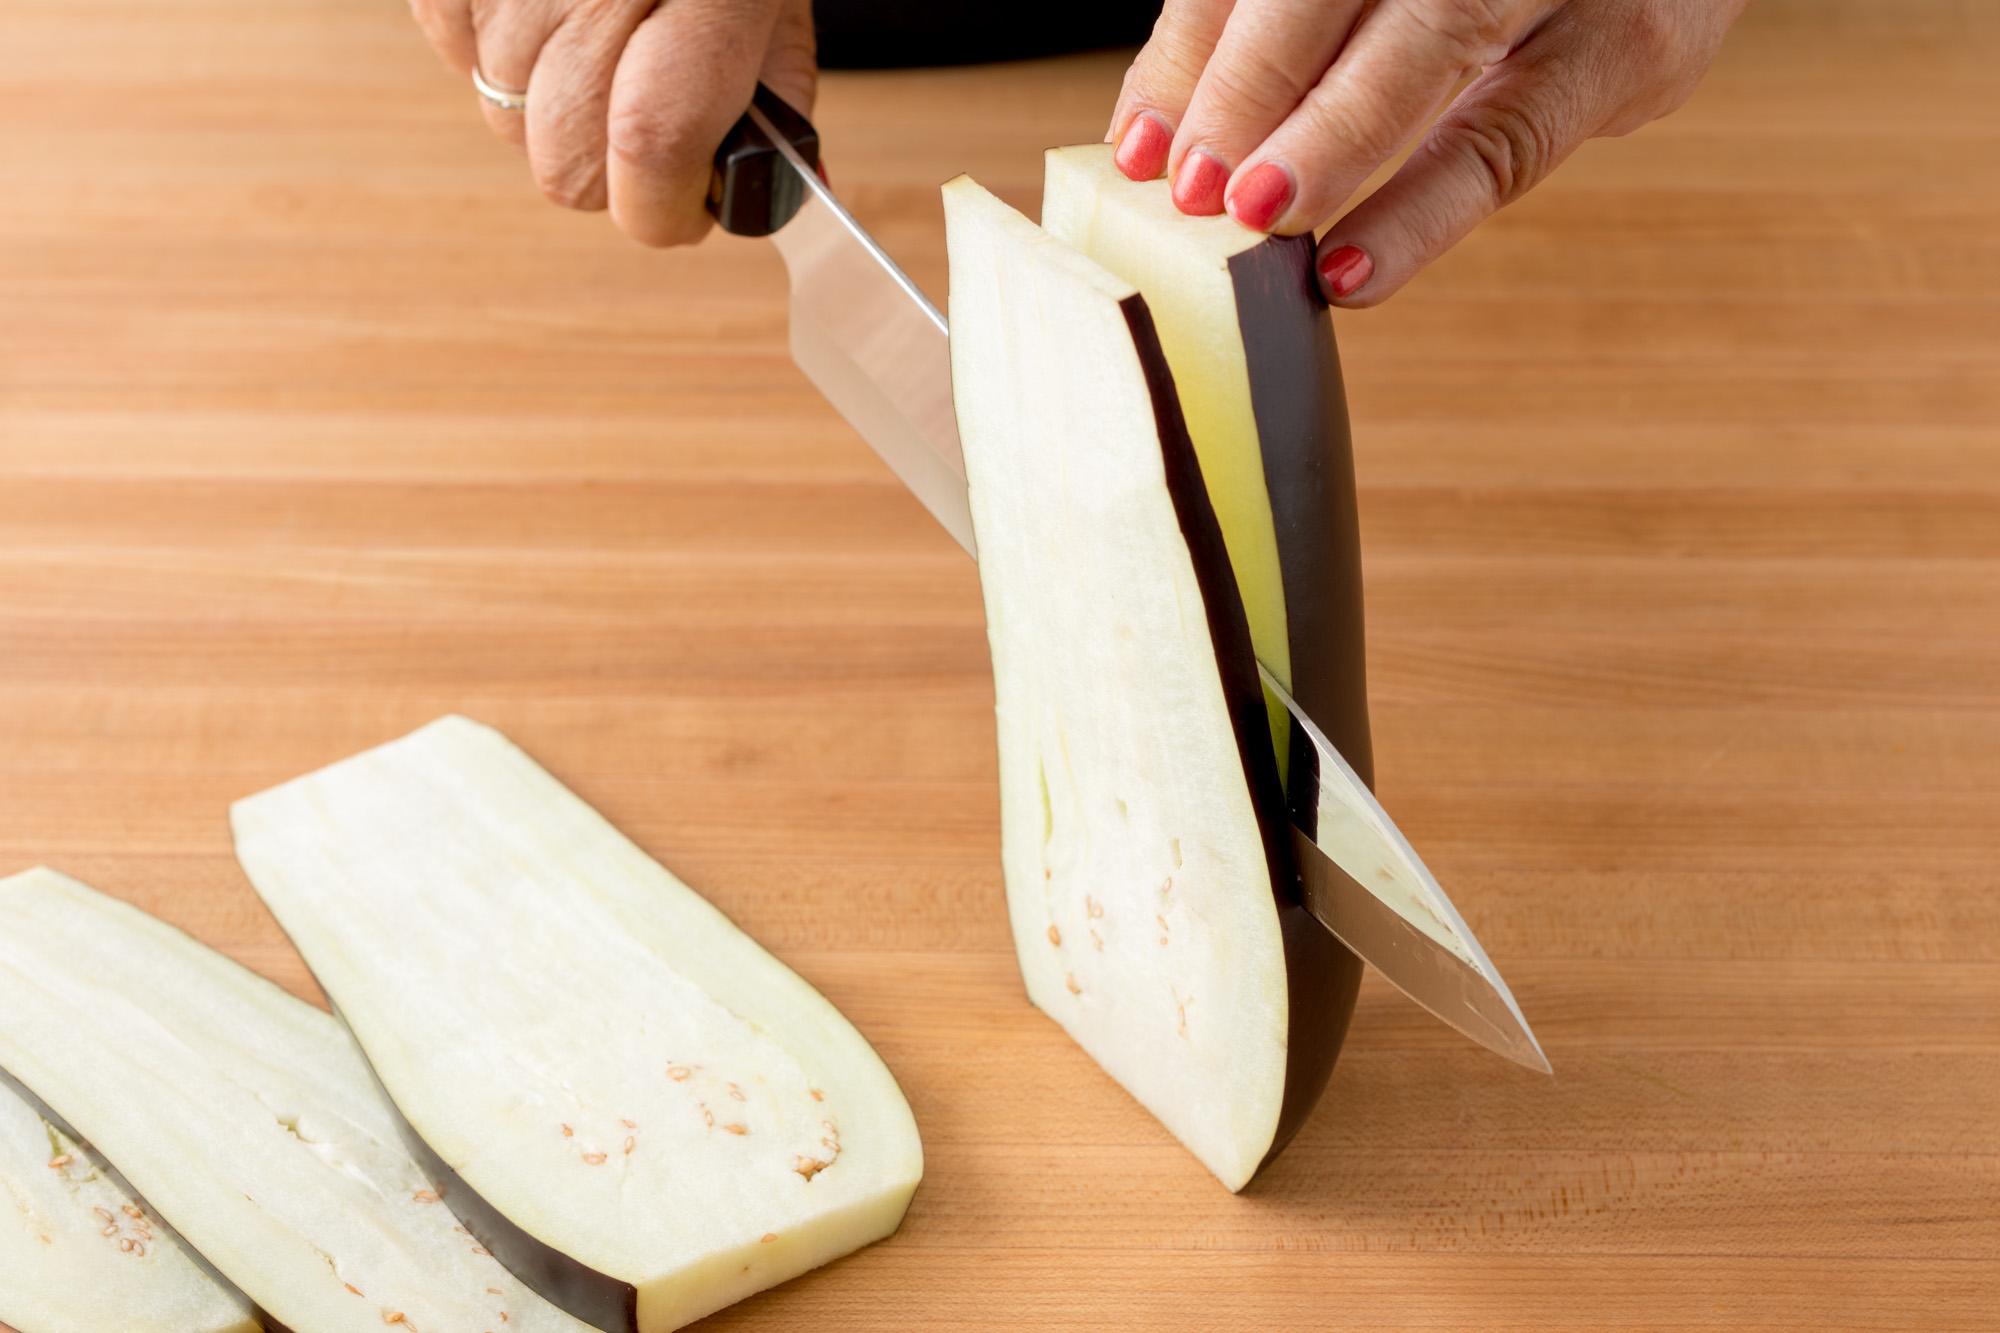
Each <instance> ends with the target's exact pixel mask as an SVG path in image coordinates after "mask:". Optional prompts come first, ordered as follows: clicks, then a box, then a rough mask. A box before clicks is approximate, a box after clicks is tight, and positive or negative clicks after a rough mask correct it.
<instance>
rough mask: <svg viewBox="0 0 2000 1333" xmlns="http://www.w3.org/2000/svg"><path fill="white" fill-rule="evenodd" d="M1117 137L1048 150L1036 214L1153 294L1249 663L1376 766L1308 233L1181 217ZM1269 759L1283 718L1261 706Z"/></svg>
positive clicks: (1352, 532)
mask: <svg viewBox="0 0 2000 1333" xmlns="http://www.w3.org/2000/svg"><path fill="white" fill-rule="evenodd" d="M1112 151H1113V150H1112V147H1111V145H1109V144H1079V145H1075V146H1072V147H1067V148H1054V149H1050V150H1049V153H1048V155H1047V158H1046V159H1045V168H1046V173H1045V177H1044V183H1043V195H1042V225H1043V227H1044V228H1046V229H1047V230H1048V231H1049V233H1050V234H1051V235H1053V236H1055V237H1056V238H1057V239H1058V240H1061V241H1063V242H1064V243H1065V244H1067V245H1069V246H1071V247H1073V248H1075V249H1077V250H1079V251H1081V252H1082V253H1083V254H1085V255H1087V256H1089V257H1090V258H1091V259H1093V260H1095V261H1096V262H1097V263H1098V264H1100V265H1102V266H1103V267H1104V268H1106V269H1109V270H1110V271H1111V272H1113V273H1115V274H1117V275H1118V276H1119V277H1121V278H1123V279H1124V280H1125V281H1127V282H1129V283H1131V284H1132V286H1133V287H1135V288H1137V289H1138V291H1139V292H1140V293H1141V294H1142V295H1143V296H1144V297H1145V298H1146V305H1147V308H1148V309H1149V310H1151V311H1152V315H1153V320H1154V323H1155V325H1156V327H1157V328H1158V330H1159V335H1160V345H1161V347H1162V349H1163V350H1164V351H1165V353H1166V358H1167V364H1168V366H1169V367H1170V368H1171V369H1172V371H1173V374H1174V385H1175V388H1176V390H1177V392H1178V394H1179V397H1180V403H1181V410H1182V411H1183V413H1184V414H1185V416H1186V420H1187V426H1188V434H1189V436H1190V438H1191V439H1192V440H1193V442H1194V449H1195V454H1196V455H1197V456H1198V457H1199V458H1200V459H1201V471H1202V477H1203V479H1204V481H1205V482H1206V484H1207V489H1208V494H1209V498H1210V501H1211V502H1212V503H1213V504H1214V506H1215V512H1216V518H1217V520H1218V521H1219V522H1220V523H1221V525H1222V535H1223V541H1224V542H1225V544H1226V545H1227V546H1228V548H1229V558H1230V564H1231V567H1232V568H1233V570H1234V571H1235V575H1236V580H1237V584H1238V586H1239V587H1240V588H1241V590H1242V593H1243V602H1244V606H1245V608H1246V610H1247V612H1248V615H1249V618H1250V637H1251V641H1252V643H1253V644H1254V645H1255V647H1256V650H1257V657H1258V660H1259V661H1261V662H1262V663H1263V664H1264V666H1265V667H1266V668H1267V669H1269V671H1270V672H1271V674H1272V675H1273V676H1274V677H1276V678H1277V680H1278V682H1279V684H1281V685H1283V686H1284V687H1285V688H1286V689H1288V690H1290V691H1291V693H1292V696H1293V698H1295V699H1297V700H1298V702H1299V706H1300V707H1301V708H1303V709H1304V710H1305V711H1306V713H1307V714H1308V715H1310V716H1311V717H1312V718H1313V719H1314V720H1315V721H1316V722H1318V724H1319V725H1320V727H1321V728H1322V729H1323V730H1324V731H1325V733H1326V735H1327V738H1328V739H1329V740H1331V741H1332V742H1333V744H1334V745H1335V746H1336V747H1338V748H1339V750H1340V753H1341V754H1342V756H1343V757H1344V758H1345V759H1346V760H1347V762H1348V763H1349V764H1351V765H1352V766H1353V767H1354V768H1355V770H1356V771H1357V772H1358V773H1360V774H1361V776H1362V778H1363V779H1364V780H1366V779H1368V778H1369V777H1370V776H1371V774H1372V763H1371V751H1370V745H1369V731H1368V695H1367V676H1366V664H1365V656H1364V652H1363V648H1364V643H1363V633H1362V630H1363V624H1362V614H1361V543H1360V528H1359V523H1358V520H1357V517H1356V511H1355V496H1354V463H1353V456H1352V446H1351V444H1350V442H1349V438H1348V425H1347V402H1346V397H1345V394H1344V393H1343V391H1342V386H1341V380H1340V363H1339V358H1338V357H1337V355H1336V354H1335V351H1334V341H1333V320H1332V316H1331V314H1330V313H1329V312H1328V310H1327V307H1326V303H1325V301H1324V300H1322V299H1321V297H1320V295H1319V291H1318V287H1317V285H1316V284H1315V282H1314V280H1313V272H1312V256H1313V239H1312V237H1310V236H1263V235H1260V234H1258V233H1256V232H1253V231H1250V230H1248V229H1247V228H1244V227H1242V226H1240V225H1238V224H1237V222H1236V221H1235V219H1233V218H1230V217H1227V216H1215V217H1189V216H1188V215H1186V214H1184V213H1182V212H1181V211H1180V209H1179V208H1177V207H1175V205H1174V202H1173V198H1172V195H1171V191H1170V188H1169V186H1168V184H1167V182H1166V181H1164V180H1150V181H1134V180H1130V179H1128V178H1127V177H1126V176H1125V174H1124V173H1123V172H1121V171H1120V170H1118V167H1117V165H1116V163H1114V162H1113V160H1112ZM1270 712H1271V723H1272V729H1273V741H1274V743H1275V744H1276V746H1277V749H1278V756H1279V767H1280V769H1281V771H1282V770H1284V769H1285V768H1286V767H1287V763H1286V760H1287V751H1288V749H1289V744H1288V742H1289V730H1290V729H1289V721H1288V718H1287V715H1286V713H1285V710H1284V707H1283V705H1282V704H1279V703H1277V702H1276V701H1275V700H1273V701H1272V702H1271V704H1270Z"/></svg>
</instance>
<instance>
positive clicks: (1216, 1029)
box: [944, 178, 1345, 1189]
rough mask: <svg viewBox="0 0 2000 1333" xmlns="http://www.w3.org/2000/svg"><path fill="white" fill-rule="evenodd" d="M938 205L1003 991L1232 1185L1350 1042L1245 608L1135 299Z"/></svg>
mask: <svg viewBox="0 0 2000 1333" xmlns="http://www.w3.org/2000/svg"><path fill="white" fill-rule="evenodd" d="M944 198H945V220H946V240H947V249H948V252H949V258H950V266H951V329H952V339H951V350H952V380H953V393H954V398H955V400H956V406H957V411H958V420H959V433H960V437H961V440H962V442H963V445H964V450H965V462H966V472H967V476H968V479H969V482H970V497H971V502H972V515H973V525H974V528H975V530H976V531H977V534H978V539H979V553H980V554H979V574H980V584H981V588H982V590H983V593H984V596H985V601H986V622H987V637H988V640H989V643H990V645H991V648H992V653H993V676H994V690H995V704H996V713H997V720H998V739H999V756H1000V800H1001V811H1000V815H1001V860H1002V866H1003V870H1004V873H1005V878H1006V884H1007V903H1008V911H1009V914H1010V917H1011V924H1012V926H1013V933H1014V944H1015V950H1016V954H1017V956H1018V958H1019V960H1020V965H1021V972H1022V976H1023V978H1024V980H1025V981H1026V984H1027V989H1028V995H1029V998H1030V999H1031V1000H1032V1001H1033V1002H1034V1003H1035V1004H1036V1005H1037V1006H1038V1007H1039V1008H1041V1009H1042V1010H1044V1011H1045V1012H1047V1013H1048V1014H1049V1015H1050V1016H1051V1017H1053V1018H1054V1019H1055V1020H1056V1021H1057V1022H1058V1023H1060V1024H1061V1025H1062V1026H1063V1027H1064V1028H1065V1029H1066V1030H1067V1031H1068V1032H1069V1033H1070V1035H1071V1036H1072V1037H1074V1038H1075V1039H1076V1041H1077V1042H1078V1043H1079V1044H1080V1045H1082V1046H1083V1048H1084V1049H1085V1050H1086V1051H1088V1052H1089V1053H1090V1054H1091V1056H1092V1057H1093V1058H1095V1059H1096V1060H1097V1062H1098V1063H1099V1064H1100V1065H1102V1066H1103V1067H1104V1069H1105V1070H1106V1071H1107V1072H1108V1073H1110V1074H1111V1075H1112V1077H1113V1078H1115V1079H1116V1080H1117V1081H1118V1082H1119V1083H1120V1084H1122V1085H1123V1086H1124V1087H1125V1088H1126V1089H1127V1090H1128V1091H1129V1092H1131V1093H1132V1095H1133V1096H1134V1097H1136V1098H1137V1099H1138V1100H1139V1101H1140V1102H1141V1103H1142V1104H1143V1105H1145V1106H1146V1107H1147V1109H1149V1110H1150V1111H1152V1112H1153V1114H1154V1115H1156V1116H1157V1117H1159V1119H1160V1120H1161V1121H1162V1122H1163V1123H1164V1124H1165V1125H1166V1126H1167V1128H1168V1129H1170V1130H1172V1131H1173V1133H1174V1134H1175V1135H1176V1136H1177V1137H1178V1138H1179V1139H1180V1140H1181V1141H1182V1142H1183V1143H1184V1144H1185V1145H1186V1146H1187V1147H1188V1148H1189V1149H1190V1150H1191V1151H1192V1152H1193V1153H1194V1154H1195V1156H1196V1157H1198V1158H1199V1159H1200V1160H1201V1161H1202V1162H1203V1163H1204V1164H1205V1165H1206V1166H1207V1167H1208V1168H1209V1169H1210V1170H1211V1171H1213V1172H1214V1173H1215V1175H1216V1176H1217V1177H1218V1178H1220V1179H1221V1180H1222V1182H1223V1183H1224V1184H1225V1185H1227V1186H1229V1187H1230V1188H1231V1189H1240V1188H1241V1187H1242V1186H1243V1185H1244V1184H1245V1183H1247V1182H1248V1181H1249V1179H1250V1178H1251V1176H1252V1175H1253V1174H1255V1172H1256V1171H1257V1169H1258V1168H1259V1167H1260V1166H1261V1165H1262V1164H1263V1163H1264V1162H1265V1161H1266V1160H1268V1159H1269V1157H1270V1156H1271V1155H1272V1154H1273V1153H1274V1152H1275V1151H1276V1150H1277V1149H1278V1148H1279V1147H1280V1146H1282V1143H1283V1141H1284V1138H1285V1137H1286V1136H1287V1135H1288V1134H1289V1132H1290V1129H1291V1127H1292V1126H1294V1125H1295V1124H1296V1123H1297V1119H1298V1118H1299V1117H1300V1116H1302V1114H1303V1111H1302V1110H1301V1109H1299V1108H1300V1107H1301V1106H1302V1105H1303V1106H1309V1105H1310V1104H1311V1101H1312V1099H1313V1098H1314V1097H1316V1096H1317V1094H1318V1092H1319V1089H1320V1086H1321V1085H1322V1084H1323V1083H1324V1080H1325V1075H1326V1071H1327V1069H1328V1068H1330V1066H1331V1062H1332V1055H1333V1050H1334V1049H1337V1047H1338V1045H1339V1041H1340V1037H1341V1034H1342V1032H1343V1031H1344V1027H1345V1013H1344V1012H1339V1013H1334V1014H1331V1015H1327V1017H1330V1018H1337V1019H1338V1021H1337V1022H1331V1021H1329V1022H1322V1021H1320V1019H1321V1017H1322V1015H1321V1014H1318V1013H1315V1012H1313V1008H1314V1006H1317V1005H1321V1004H1324V1003H1327V1001H1326V999H1325V997H1324V996H1323V995H1322V994H1321V990H1322V981H1323V974H1322V973H1321V972H1320V971H1319V969H1321V968H1322V962H1323V955H1325V954H1326V953H1327V951H1328V950H1327V946H1329V945H1330V946H1331V949H1332V951H1333V953H1334V956H1335V957H1336V958H1339V957H1343V956H1345V955H1344V951H1342V950H1340V948H1339V946H1338V944H1337V943H1334V942H1333V941H1332V939H1331V937H1330V936H1328V935H1327V934H1326V932H1325V931H1324V930H1322V929H1320V928H1319V927H1318V926H1317V925H1316V924H1315V923H1313V922H1311V921H1310V920H1309V919H1306V918H1305V917H1304V914H1303V911H1302V909H1300V908H1299V907H1298V905H1297V884H1296V875H1295V872H1294V870H1293V868H1292V863H1291V860H1290V851H1289V846H1288V844H1287V842H1286V839H1287V838H1288V836H1289V835H1287V834H1286V833H1285V831H1284V828H1285V825H1284V819H1285V806H1284V795H1283V790H1282V788H1281V786H1280V783H1279V778H1278V771H1277V765H1276V761H1275V756H1274V753H1273V747H1272V741H1271V736H1270V731H1269V728H1268V725H1267V721H1266V712H1265V707H1264V701H1263V695H1262V688H1261V685H1260V684H1259V682H1258V678H1257V674H1256V661H1255V658H1254V656H1253V654H1252V651H1251V643H1250V632H1249V629H1248V625H1247V622H1246V619H1245V615H1244V610H1243V605H1242V601H1241V598H1240V595H1239V593H1238V591H1237V586H1236V583H1235V581H1234V579H1233V578H1232V576H1231V572H1230V563H1229V558H1228V555H1227V553H1226V551H1225V550H1224V547H1223V541H1222V536H1221V532H1220V530H1219V528H1218V525H1217V523H1216V518H1215V514H1214V512H1213V510H1212V509H1211V508H1210V506H1209V501H1208V497H1207V493H1206V491H1205V490H1204V488H1203V485H1202V472H1201V468H1200V466H1199V465H1198V464H1197V462H1196V459H1195V455H1194V451H1193V449H1192V447H1191V446H1190V444H1189V440H1188V436H1187V431H1186V429H1185V426H1184V423H1183V421H1182V419H1181V415H1180V409H1179V406H1178V402H1177V400H1176V397H1175V393H1174V383H1173V377H1172V375H1171V374H1170V373H1169V371H1168V368H1167V364H1166V361H1165V359H1164V357H1163V354H1162V352H1161V349H1160V344H1159V340H1158V339H1157V338H1156V337H1155V335H1154V332H1153V328H1152V322H1151V319H1150V317H1149V315H1148V313H1147V307H1146V304H1145V302H1144V301H1143V300H1142V299H1141V298H1140V297H1139V296H1138V294H1137V293H1136V292H1135V291H1134V289H1133V287H1132V286H1131V284H1129V283H1127V282H1125V281H1123V280H1122V279H1120V278H1117V277H1114V276H1113V275H1112V274H1110V273H1109V272H1107V271H1105V270H1104V269H1103V268H1101V267H1100V266H1098V265H1097V264H1095V263H1093V262H1091V261H1090V260H1088V259H1086V258H1085V257H1083V256H1082V255H1081V254H1079V253H1077V252H1076V251H1074V250H1072V249H1070V248H1069V247H1068V246H1065V245H1063V244H1062V243H1061V242H1059V241H1057V240H1055V239H1054V238H1052V237H1051V236H1050V235H1048V234H1047V233H1046V232H1044V231H1042V230H1041V229H1040V228H1038V227H1036V226H1035V225H1034V224H1033V223H1031V222H1029V221H1028V220H1027V219H1026V218H1023V217H1022V216H1021V215H1020V214H1018V213H1016V212H1015V211H1014V210H1013V209H1011V208H1009V207H1008V206H1007V205H1005V204H1003V203H1001V202H1000V201H999V200H997V199H995V198H994V197H993V196H992V195H990V194H988V193H987V192H986V191H985V190H983V189H981V188H980V187H979V186H978V185H976V184H975V183H973V182H972V181H970V180H967V179H964V178H960V179H958V180H955V181H952V182H951V183H949V184H948V185H946V186H945V189H944ZM1301 927H1303V928H1301ZM1332 1003H1333V1004H1334V1006H1335V1007H1336V1008H1337V1003H1338V997H1337V996H1336V997H1335V998H1334V1001H1333V1002H1332ZM1329 1043H1330V1046H1329Z"/></svg>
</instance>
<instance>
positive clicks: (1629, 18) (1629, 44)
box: [1618, 3, 1684, 69]
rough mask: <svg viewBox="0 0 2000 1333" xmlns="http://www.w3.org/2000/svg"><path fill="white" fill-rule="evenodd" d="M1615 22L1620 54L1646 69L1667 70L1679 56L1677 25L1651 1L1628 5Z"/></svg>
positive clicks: (1681, 54)
mask: <svg viewBox="0 0 2000 1333" xmlns="http://www.w3.org/2000/svg"><path fill="white" fill-rule="evenodd" d="M1624 8H1625V14H1624V20H1623V22H1622V23H1620V24H1619V42H1618V48H1619V52H1620V55H1621V56H1622V57H1623V58H1624V59H1625V60H1627V61H1628V62H1630V63H1631V64H1633V65H1635V66H1638V67H1643V68H1646V69H1671V68H1674V67H1676V66H1678V65H1679V64H1680V62H1681V59H1682V57H1683V54H1684V53H1683V51H1682V42H1681V37H1682V34H1681V27H1680V25H1679V24H1677V23H1675V22H1674V21H1673V20H1672V19H1671V18H1669V17H1668V15H1667V14H1666V13H1665V11H1664V9H1663V7H1662V6H1659V5H1655V4H1643V3H1642V4H1628V5H1626V6H1625V7H1624Z"/></svg>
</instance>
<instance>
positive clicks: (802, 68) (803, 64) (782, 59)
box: [757, 0, 819, 115]
mask: <svg viewBox="0 0 2000 1333" xmlns="http://www.w3.org/2000/svg"><path fill="white" fill-rule="evenodd" d="M757 78H758V81H759V82H761V83H762V84H763V85H764V86H765V87H766V88H769V89H770V90H771V91H772V92H774V93H776V94H777V95H778V96H779V97H780V98H781V99H783V101H784V102H785V104H786V105H787V106H789V107H791V108H793V109H794V110H796V111H798V112H799V113H800V114H802V115H811V114H812V108H813V98H814V96H815V95H816V94H817V93H818V91H819V49H818V46H817V43H816V41H815V38H814V35H813V17H812V0H785V2H784V4H783V5H782V6H781V7H780V8H779V10H778V20H777V23H776V24H775V25H774V26H773V27H772V29H771V43H770V45H769V46H768V47H767V48H765V51H764V64H763V67H762V68H761V69H759V70H758V72H757Z"/></svg>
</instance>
